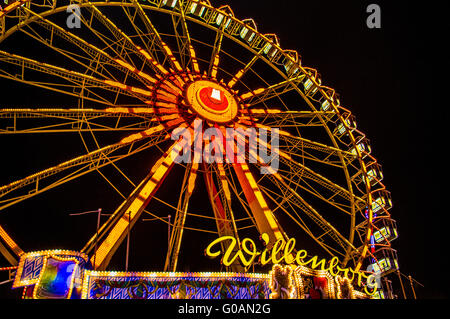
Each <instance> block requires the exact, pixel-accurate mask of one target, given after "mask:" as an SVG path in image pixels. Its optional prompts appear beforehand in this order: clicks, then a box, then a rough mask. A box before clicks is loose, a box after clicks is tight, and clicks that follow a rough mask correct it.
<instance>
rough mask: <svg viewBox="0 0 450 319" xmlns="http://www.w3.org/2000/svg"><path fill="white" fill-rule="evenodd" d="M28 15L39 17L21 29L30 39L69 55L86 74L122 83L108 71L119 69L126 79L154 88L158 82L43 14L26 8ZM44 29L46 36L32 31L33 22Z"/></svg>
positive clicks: (31, 19) (30, 20)
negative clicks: (71, 48) (70, 48)
mask: <svg viewBox="0 0 450 319" xmlns="http://www.w3.org/2000/svg"><path fill="white" fill-rule="evenodd" d="M24 9H25V10H26V12H29V13H30V14H32V15H34V16H35V19H33V18H30V19H29V23H27V24H26V25H25V26H26V27H27V28H28V29H29V31H26V30H25V26H24V27H22V28H21V29H20V30H21V31H22V32H23V33H25V34H27V35H28V36H29V37H31V38H33V39H35V40H37V41H39V42H40V43H41V44H43V45H45V46H47V47H49V48H51V49H52V50H54V51H56V52H58V53H60V54H62V55H64V56H66V57H67V58H69V59H70V60H71V61H74V62H75V63H77V64H79V65H80V66H82V67H83V68H84V69H85V71H86V72H90V73H91V74H97V75H98V76H100V77H101V78H106V79H112V80H114V81H118V80H117V79H116V78H115V76H114V75H113V72H110V70H109V69H108V68H109V67H110V68H114V69H115V70H119V71H121V72H122V73H124V74H125V75H126V76H125V78H126V77H127V76H128V75H131V76H132V77H133V78H134V79H136V80H139V81H143V82H145V83H147V84H148V85H153V84H154V83H155V81H156V80H155V79H154V78H152V77H151V76H149V75H148V74H146V73H144V72H142V71H140V70H137V69H136V68H134V67H132V66H131V65H130V64H128V63H127V62H125V61H123V60H121V59H115V58H113V57H112V56H110V55H109V54H108V53H106V52H105V51H104V50H102V49H100V48H98V47H97V46H95V45H93V44H91V43H88V42H86V41H85V40H83V39H82V38H80V37H78V36H76V35H75V34H73V33H71V32H68V31H67V30H66V29H64V28H62V27H60V26H58V25H57V24H55V23H53V22H52V21H49V20H48V19H45V18H44V17H42V16H40V15H39V14H37V13H35V12H33V11H32V10H30V9H28V8H26V7H24ZM31 22H34V24H36V25H39V26H41V27H42V28H43V29H45V30H47V31H48V32H49V34H48V35H47V36H46V37H45V36H43V35H42V34H41V33H40V32H37V31H36V30H34V29H33V28H32V26H31V25H32V23H31ZM55 38H59V39H61V40H63V41H65V42H67V43H70V44H72V45H75V46H76V47H77V48H78V49H80V50H81V51H82V52H83V53H84V55H80V54H77V53H74V52H72V51H70V50H66V49H65V47H64V45H59V46H58V45H57V41H54V39H55ZM48 39H52V41H48Z"/></svg>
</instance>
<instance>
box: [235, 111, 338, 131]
mask: <svg viewBox="0 0 450 319" xmlns="http://www.w3.org/2000/svg"><path fill="white" fill-rule="evenodd" d="M243 114H244V116H249V117H251V118H252V119H254V120H256V121H257V122H258V123H261V124H263V125H266V126H269V127H283V128H298V127H314V126H323V123H322V121H321V120H323V119H324V118H326V119H328V118H329V117H331V116H332V115H335V113H334V112H331V111H282V110H279V109H257V108H249V109H246V110H243Z"/></svg>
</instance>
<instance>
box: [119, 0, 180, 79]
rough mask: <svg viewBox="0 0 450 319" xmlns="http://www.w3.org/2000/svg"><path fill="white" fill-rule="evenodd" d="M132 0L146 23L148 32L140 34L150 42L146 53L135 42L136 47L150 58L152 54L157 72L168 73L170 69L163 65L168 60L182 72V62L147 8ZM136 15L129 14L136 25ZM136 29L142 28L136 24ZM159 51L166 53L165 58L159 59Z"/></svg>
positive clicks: (174, 68)
mask: <svg viewBox="0 0 450 319" xmlns="http://www.w3.org/2000/svg"><path fill="white" fill-rule="evenodd" d="M132 2H133V4H134V8H135V10H136V13H137V15H138V16H139V17H140V19H141V21H142V22H143V23H144V25H145V28H146V31H147V33H146V34H145V35H144V34H140V36H141V37H146V38H147V39H146V41H147V43H148V44H147V45H146V47H147V51H146V52H145V54H144V52H143V50H142V49H141V48H140V47H137V46H136V45H134V44H133V45H134V47H135V48H136V47H137V49H138V51H139V52H140V53H141V54H144V57H145V58H147V59H149V57H150V56H151V59H149V60H150V61H151V64H152V66H153V67H154V69H155V71H156V72H159V73H162V74H163V75H166V74H168V71H169V70H167V68H165V67H164V66H163V65H165V62H166V61H167V63H168V64H169V65H170V66H171V67H172V69H173V70H175V71H178V72H182V71H183V68H182V67H181V65H180V63H179V62H178V61H177V59H176V58H175V56H174V55H173V53H172V50H171V49H170V48H169V46H168V45H167V44H166V43H165V42H164V41H163V40H162V38H161V35H160V34H159V32H158V30H157V29H156V27H155V26H154V25H153V23H152V22H151V20H150V18H149V17H148V15H147V13H146V12H145V10H144V9H143V7H142V6H141V4H140V3H139V2H138V1H136V0H133V1H132ZM127 16H128V14H127ZM134 17H135V15H129V20H130V22H131V23H132V25H133V26H135V23H134ZM134 29H135V30H136V31H138V32H139V31H140V29H139V28H137V27H136V26H135V27H134ZM130 42H131V43H132V41H131V39H130ZM149 45H150V46H149ZM155 46H156V47H155ZM157 52H161V53H162V54H163V55H164V60H161V59H159V56H158V53H157Z"/></svg>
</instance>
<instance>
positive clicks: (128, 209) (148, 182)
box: [91, 140, 187, 270]
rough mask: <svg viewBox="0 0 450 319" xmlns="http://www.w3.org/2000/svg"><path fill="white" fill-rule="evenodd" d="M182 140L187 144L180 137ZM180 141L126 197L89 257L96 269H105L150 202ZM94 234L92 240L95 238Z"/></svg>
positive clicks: (170, 166) (175, 155) (176, 155)
mask: <svg viewBox="0 0 450 319" xmlns="http://www.w3.org/2000/svg"><path fill="white" fill-rule="evenodd" d="M183 143H187V141H186V140H183ZM183 143H179V142H178V141H177V142H175V143H174V144H173V145H172V146H171V147H170V148H169V150H168V151H167V152H166V153H165V154H164V155H163V156H162V157H161V158H160V159H159V160H158V161H157V162H156V164H155V165H154V166H153V168H152V169H151V171H150V173H149V174H148V176H147V177H146V178H145V179H144V180H143V182H142V183H141V184H140V186H139V187H137V188H136V189H135V190H134V191H133V192H132V194H131V195H130V196H129V197H128V199H127V200H126V201H125V202H124V203H123V204H122V205H121V206H120V207H119V208H118V209H117V210H116V212H115V213H114V216H115V217H116V220H115V221H114V224H113V226H112V227H110V230H109V232H108V234H107V236H106V238H105V239H104V240H103V241H102V242H101V244H100V245H99V246H98V249H96V251H95V254H94V256H93V257H91V262H92V264H93V265H94V268H95V269H100V270H102V269H105V268H106V267H107V265H108V263H109V261H110V260H111V258H112V256H113V255H114V253H115V252H116V250H117V249H118V247H119V246H120V244H121V243H122V241H123V240H124V238H125V237H126V235H127V233H128V232H129V231H130V230H131V228H132V227H133V226H134V224H135V223H136V221H137V219H139V217H140V215H141V214H142V212H143V210H144V209H145V207H146V206H147V204H148V203H149V202H150V200H151V199H152V197H153V196H154V194H155V193H156V191H157V189H158V188H159V186H160V185H161V183H162V181H163V180H164V178H165V177H166V176H167V174H168V173H169V171H170V170H171V168H172V167H173V165H174V163H175V161H176V159H177V157H178V156H180V151H181V150H182V148H183V146H184V145H183ZM95 238H96V236H94V237H93V239H91V241H94V242H95V241H96V239H95Z"/></svg>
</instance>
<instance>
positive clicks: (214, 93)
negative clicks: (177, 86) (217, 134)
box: [185, 80, 239, 124]
mask: <svg viewBox="0 0 450 319" xmlns="http://www.w3.org/2000/svg"><path fill="white" fill-rule="evenodd" d="M185 101H186V103H187V105H188V106H189V107H190V108H191V109H192V110H193V111H194V112H195V113H197V114H198V115H199V116H200V117H201V118H203V119H205V120H208V121H211V122H214V123H220V124H223V123H228V122H230V121H232V120H233V119H234V118H235V117H236V115H237V114H238V108H239V107H238V103H237V101H236V99H235V98H234V96H233V94H232V93H231V92H230V91H229V90H228V89H227V88H225V87H223V86H222V85H220V84H219V83H217V82H213V81H209V80H198V81H194V82H192V83H191V84H190V85H189V86H188V87H187V88H186V91H185Z"/></svg>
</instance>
